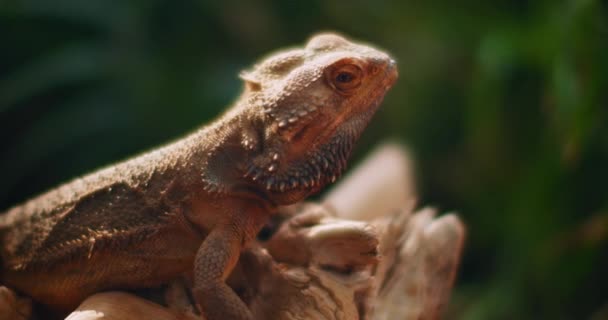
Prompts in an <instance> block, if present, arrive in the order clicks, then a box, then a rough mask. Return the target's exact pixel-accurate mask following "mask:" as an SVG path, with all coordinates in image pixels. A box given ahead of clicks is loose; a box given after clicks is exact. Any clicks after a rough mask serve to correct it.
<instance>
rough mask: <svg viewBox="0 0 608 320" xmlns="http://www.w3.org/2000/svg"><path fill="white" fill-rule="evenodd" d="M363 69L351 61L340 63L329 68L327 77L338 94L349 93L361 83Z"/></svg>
mask: <svg viewBox="0 0 608 320" xmlns="http://www.w3.org/2000/svg"><path fill="white" fill-rule="evenodd" d="M362 78H363V70H362V69H361V68H360V67H359V66H358V65H356V64H353V63H340V64H338V65H335V66H333V67H332V68H330V70H329V71H328V74H327V79H328V80H329V81H328V82H329V84H330V85H331V87H332V88H334V89H336V90H337V91H338V92H339V93H340V94H343V95H349V94H352V93H354V91H355V89H357V88H358V87H359V86H360V85H361V81H362Z"/></svg>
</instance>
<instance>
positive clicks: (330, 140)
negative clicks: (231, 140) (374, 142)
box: [241, 33, 397, 204]
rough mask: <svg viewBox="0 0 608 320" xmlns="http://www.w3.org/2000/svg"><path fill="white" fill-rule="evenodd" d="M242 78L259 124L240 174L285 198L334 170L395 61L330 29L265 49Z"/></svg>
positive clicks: (331, 176)
mask: <svg viewBox="0 0 608 320" xmlns="http://www.w3.org/2000/svg"><path fill="white" fill-rule="evenodd" d="M241 78H242V79H244V80H245V83H246V89H245V92H244V96H245V98H246V99H247V101H248V103H247V104H248V105H249V106H252V105H253V106H255V107H254V108H259V109H256V112H257V113H258V114H260V115H261V116H260V117H261V120H260V121H261V122H262V123H263V124H264V125H262V126H260V127H263V128H264V132H260V133H259V135H260V140H261V141H260V142H259V145H260V146H259V154H257V155H256V156H254V157H252V159H251V161H250V163H249V164H248V167H247V168H246V172H245V173H244V177H245V178H246V179H247V180H248V181H249V182H251V183H253V184H256V185H258V186H259V188H258V189H259V190H264V191H263V192H265V194H266V196H267V197H268V198H269V199H271V200H272V201H274V202H275V203H277V204H283V203H292V202H294V201H297V200H300V199H301V198H303V197H305V196H308V195H309V194H311V193H314V192H316V191H318V190H319V189H320V188H322V187H323V186H324V185H326V184H328V183H331V182H333V181H335V180H336V178H337V177H338V176H340V174H341V173H342V172H343V171H344V169H345V167H346V161H347V159H348V157H349V155H350V153H351V150H352V147H353V145H354V143H355V141H356V140H357V139H358V137H359V135H360V134H361V132H362V131H363V129H364V128H365V127H366V126H367V124H368V122H369V121H370V119H371V117H372V116H373V114H374V113H375V111H376V110H377V109H378V106H379V105H380V103H381V101H382V99H383V97H384V95H385V93H386V92H387V91H388V90H389V89H390V88H391V87H392V85H393V83H394V82H395V80H396V79H397V68H396V64H395V61H394V60H393V59H392V58H391V57H390V56H389V55H387V54H386V53H384V52H382V51H379V50H378V49H375V48H373V47H371V46H369V45H364V44H358V43H354V42H351V41H349V40H347V39H345V38H344V37H342V36H339V35H336V34H329V33H328V34H320V35H316V36H314V37H313V38H311V39H310V40H309V41H308V43H307V44H306V46H305V47H304V48H294V49H291V50H287V51H282V52H279V53H275V54H272V55H270V56H269V57H268V58H267V59H265V60H263V61H262V62H261V63H259V64H257V65H256V66H254V67H253V69H252V70H251V71H247V72H243V73H242V74H241ZM245 144H247V142H245Z"/></svg>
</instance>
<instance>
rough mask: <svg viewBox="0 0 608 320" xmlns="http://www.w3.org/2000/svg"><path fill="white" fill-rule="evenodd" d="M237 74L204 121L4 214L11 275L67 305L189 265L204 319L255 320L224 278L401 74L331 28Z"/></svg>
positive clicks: (5, 275) (322, 177)
mask: <svg viewBox="0 0 608 320" xmlns="http://www.w3.org/2000/svg"><path fill="white" fill-rule="evenodd" d="M241 78H242V79H243V80H244V81H245V88H244V90H243V93H242V95H241V97H240V98H239V99H238V100H237V101H236V102H235V104H234V105H233V106H232V107H231V108H230V109H229V110H228V112H226V113H225V114H224V115H223V116H221V117H220V118H219V119H218V120H216V121H215V122H213V123H212V124H210V125H209V126H205V127H203V128H201V129H200V130H198V131H196V132H194V133H192V134H190V135H188V136H186V137H185V138H183V139H181V140H177V141H176V142H174V143H171V144H169V145H167V146H164V147H161V148H159V149H156V150H153V151H151V152H148V153H145V154H143V155H140V156H138V157H135V158H133V159H131V160H128V161H125V162H122V163H118V164H115V165H112V166H110V167H108V168H105V169H102V170H100V171H97V172H94V173H92V174H89V175H86V176H84V177H82V178H78V179H76V180H73V181H71V182H69V183H67V184H64V185H62V186H59V187H58V188H56V189H53V190H51V191H49V192H47V193H45V194H42V195H40V196H38V197H36V198H34V199H32V200H30V201H28V202H26V203H24V204H22V205H20V206H16V207H14V208H12V209H10V210H8V212H6V213H5V214H3V215H2V216H0V254H1V255H0V257H1V260H2V261H1V263H2V270H1V273H0V278H1V281H2V283H3V284H5V285H8V286H9V287H12V288H15V289H17V290H19V291H21V292H23V293H25V294H27V295H29V296H31V297H32V298H33V299H34V300H36V301H38V302H40V303H42V304H44V305H46V306H47V307H49V308H51V309H53V310H56V311H58V312H59V313H62V312H63V313H65V312H68V311H70V310H72V309H73V308H74V307H76V306H77V305H78V304H79V303H80V302H81V301H82V300H83V299H84V298H85V297H87V296H88V295H90V294H92V293H95V292H98V291H103V290H108V289H129V288H142V287H148V286H154V285H159V284H162V283H166V282H167V281H169V280H171V279H174V278H176V277H178V276H180V275H182V274H184V273H188V272H192V270H193V271H194V272H193V276H194V289H193V294H194V298H195V300H196V301H197V303H198V304H199V305H200V306H201V309H202V310H203V313H204V314H205V316H206V317H207V319H209V320H215V319H252V316H251V313H250V312H249V310H248V308H247V306H246V305H245V304H244V303H243V302H242V301H241V299H240V298H239V297H238V296H237V295H236V294H235V293H234V292H233V291H232V290H231V289H230V288H229V287H228V286H227V285H226V284H225V280H226V278H227V277H228V275H229V274H230V272H231V271H232V269H233V267H234V266H235V264H236V262H237V260H238V258H239V254H240V252H241V250H242V248H243V247H244V246H245V245H247V243H248V242H249V241H250V240H251V239H253V238H254V237H255V235H256V234H257V232H258V231H259V230H260V228H261V227H262V226H263V225H264V224H265V223H266V221H267V220H268V218H269V216H270V215H271V214H273V212H275V211H276V208H277V206H280V205H288V204H292V203H295V202H297V201H300V200H302V199H304V198H305V197H307V196H309V195H310V194H313V193H315V192H318V191H319V190H320V189H321V188H322V187H323V186H325V185H326V184H328V183H331V182H333V181H334V180H335V179H336V178H337V177H338V176H339V175H340V174H341V173H342V171H343V170H344V168H345V166H346V160H347V158H348V156H349V154H350V152H351V149H352V147H353V144H354V142H355V141H356V140H357V138H358V137H359V135H360V133H361V132H362V131H363V129H364V128H365V126H366V125H367V123H368V122H369V120H370V118H371V117H372V115H373V114H374V112H375V111H376V109H377V108H378V106H379V104H380V102H381V100H382V99H383V97H384V95H385V93H386V92H387V91H388V89H389V88H390V87H391V86H392V84H393V83H394V81H395V80H396V78H397V71H396V67H395V63H394V61H393V60H392V59H391V58H390V57H389V56H388V55H387V54H385V53H383V52H381V51H379V50H377V49H374V48H372V47H370V46H366V45H361V44H356V43H353V42H350V41H348V40H346V39H344V38H343V37H341V36H338V35H334V34H322V35H317V36H315V37H313V38H312V39H311V40H310V41H309V42H308V43H307V45H306V46H305V47H304V48H296V49H291V50H287V51H282V52H278V53H276V54H273V55H271V56H270V57H268V58H267V59H265V60H263V61H262V62H261V63H259V64H257V65H256V66H255V67H254V68H253V69H252V70H251V71H250V72H244V73H242V74H241ZM193 266H194V268H193Z"/></svg>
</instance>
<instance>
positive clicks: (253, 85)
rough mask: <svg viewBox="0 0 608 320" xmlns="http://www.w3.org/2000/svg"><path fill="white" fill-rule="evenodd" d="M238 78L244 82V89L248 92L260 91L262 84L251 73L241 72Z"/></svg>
mask: <svg viewBox="0 0 608 320" xmlns="http://www.w3.org/2000/svg"><path fill="white" fill-rule="evenodd" d="M239 78H241V80H243V81H245V87H246V88H247V90H248V91H260V90H262V84H261V83H260V81H259V80H258V79H256V78H255V76H254V75H253V74H252V73H251V72H247V71H241V73H239Z"/></svg>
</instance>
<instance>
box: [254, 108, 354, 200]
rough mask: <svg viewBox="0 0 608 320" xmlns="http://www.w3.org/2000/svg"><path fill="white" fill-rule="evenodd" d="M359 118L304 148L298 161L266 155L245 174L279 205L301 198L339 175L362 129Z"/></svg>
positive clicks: (276, 154)
mask: <svg viewBox="0 0 608 320" xmlns="http://www.w3.org/2000/svg"><path fill="white" fill-rule="evenodd" d="M359 120H360V119H358V118H355V119H353V120H350V121H348V122H347V123H344V125H343V126H342V127H340V128H339V129H338V130H336V131H335V132H333V134H332V135H331V137H330V138H329V139H328V140H327V142H325V143H324V144H322V145H319V146H317V147H315V148H311V149H309V150H307V151H305V154H304V155H301V156H298V157H297V159H298V160H293V161H289V160H287V161H284V162H283V163H279V161H278V160H279V159H280V156H281V155H279V154H278V153H271V154H270V155H266V156H264V157H263V158H264V159H266V161H264V164H255V163H254V164H252V165H251V166H250V167H249V168H248V170H247V172H246V173H245V175H244V177H245V178H246V179H248V180H249V181H250V182H251V183H253V184H256V185H258V186H259V188H258V190H263V192H264V193H265V194H266V198H268V199H270V200H271V201H273V202H274V203H276V204H278V205H285V204H291V203H294V202H297V201H300V200H302V199H303V198H305V197H307V196H309V195H311V194H314V193H316V192H318V191H320V190H321V189H322V188H323V187H324V186H325V185H327V184H330V183H333V182H334V181H336V180H337V179H338V178H339V177H340V176H341V175H342V173H343V172H344V170H345V169H346V166H347V160H348V158H349V157H350V154H351V151H352V149H353V146H354V144H355V142H356V140H357V139H358V137H359V135H360V133H361V132H362V131H363V128H364V126H361V123H359V122H360V121H359ZM267 159H270V160H271V161H268V160H267ZM272 160H274V161H272Z"/></svg>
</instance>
